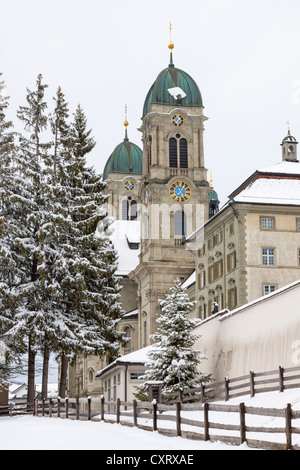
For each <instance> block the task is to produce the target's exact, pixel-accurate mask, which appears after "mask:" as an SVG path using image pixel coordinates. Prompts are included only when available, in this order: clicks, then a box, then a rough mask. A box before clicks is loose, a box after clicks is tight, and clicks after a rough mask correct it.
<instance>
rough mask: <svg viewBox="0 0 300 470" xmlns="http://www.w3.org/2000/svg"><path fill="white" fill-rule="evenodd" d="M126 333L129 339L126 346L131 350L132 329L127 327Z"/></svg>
mask: <svg viewBox="0 0 300 470" xmlns="http://www.w3.org/2000/svg"><path fill="white" fill-rule="evenodd" d="M124 333H125V337H126V339H128V341H127V343H126V346H125V349H131V328H130V326H125V328H124Z"/></svg>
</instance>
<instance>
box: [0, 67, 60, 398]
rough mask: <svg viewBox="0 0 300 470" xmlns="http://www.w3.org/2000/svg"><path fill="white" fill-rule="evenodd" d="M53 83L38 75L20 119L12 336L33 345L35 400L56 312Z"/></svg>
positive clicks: (31, 372)
mask: <svg viewBox="0 0 300 470" xmlns="http://www.w3.org/2000/svg"><path fill="white" fill-rule="evenodd" d="M46 88H47V85H45V84H43V83H42V75H41V74H40V75H38V77H37V80H36V87H35V89H34V91H30V90H29V89H27V96H26V100H27V105H26V106H20V107H19V110H18V112H17V117H18V118H19V119H20V120H21V121H22V122H23V123H24V128H25V131H26V133H25V134H24V135H21V136H20V138H19V145H18V152H17V167H18V171H19V173H20V175H21V177H22V178H23V186H24V187H23V193H22V204H23V207H22V220H20V221H19V223H22V224H23V230H22V233H21V234H20V236H18V237H17V238H16V243H17V244H18V248H19V251H20V254H21V257H20V266H21V267H20V269H21V271H22V283H20V285H19V294H20V296H21V299H22V305H21V306H20V307H19V308H18V309H17V312H16V315H15V322H14V326H13V328H12V329H11V330H10V332H9V333H10V336H11V337H12V338H14V339H15V340H16V339H18V340H20V341H21V342H23V343H24V344H25V343H26V344H27V350H28V395H27V401H28V402H30V403H31V402H33V400H34V391H35V357H36V354H37V351H38V349H39V347H40V345H41V344H42V343H43V342H44V339H45V324H46V321H47V316H48V314H49V312H51V309H52V305H51V299H50V297H49V295H48V291H47V288H46V287H47V286H46V283H47V276H46V267H47V263H46V259H47V246H48V245H47V236H48V227H47V226H48V223H49V219H48V213H47V204H48V202H47V201H48V191H47V184H46V182H45V172H46V168H47V166H48V165H49V159H48V149H49V147H50V143H49V142H44V141H43V138H44V134H43V132H44V131H45V130H46V128H47V123H48V120H47V116H46V114H45V111H46V109H47V103H46V101H45V100H44V94H45V89H46Z"/></svg>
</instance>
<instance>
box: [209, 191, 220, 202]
mask: <svg viewBox="0 0 300 470" xmlns="http://www.w3.org/2000/svg"><path fill="white" fill-rule="evenodd" d="M208 199H209V200H210V201H219V196H218V193H216V191H214V190H212V191H210V192H209V193H208Z"/></svg>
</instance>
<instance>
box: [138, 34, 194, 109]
mask: <svg viewBox="0 0 300 470" xmlns="http://www.w3.org/2000/svg"><path fill="white" fill-rule="evenodd" d="M168 47H169V49H170V63H169V66H168V68H166V69H164V70H162V71H161V72H160V74H159V75H158V77H157V78H156V80H155V82H154V83H153V85H152V86H151V88H150V90H149V91H148V94H147V96H146V99H145V102H144V108H143V116H145V115H146V114H147V113H148V111H149V110H150V105H151V104H154V103H155V104H167V105H172V106H178V105H179V106H199V107H203V101H202V96H201V93H200V90H199V88H198V85H197V83H196V82H195V81H194V80H193V78H192V77H191V76H190V75H189V74H188V73H186V72H184V71H183V70H181V69H178V68H176V67H175V66H174V64H173V57H172V50H173V48H174V44H173V43H172V41H171V39H170V42H169V45H168Z"/></svg>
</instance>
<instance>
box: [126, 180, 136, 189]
mask: <svg viewBox="0 0 300 470" xmlns="http://www.w3.org/2000/svg"><path fill="white" fill-rule="evenodd" d="M124 187H125V189H127V190H128V191H132V190H133V188H134V183H133V182H132V181H126V183H125V184H124Z"/></svg>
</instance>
